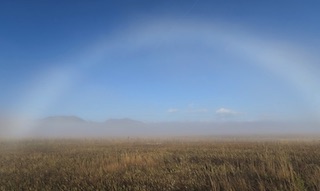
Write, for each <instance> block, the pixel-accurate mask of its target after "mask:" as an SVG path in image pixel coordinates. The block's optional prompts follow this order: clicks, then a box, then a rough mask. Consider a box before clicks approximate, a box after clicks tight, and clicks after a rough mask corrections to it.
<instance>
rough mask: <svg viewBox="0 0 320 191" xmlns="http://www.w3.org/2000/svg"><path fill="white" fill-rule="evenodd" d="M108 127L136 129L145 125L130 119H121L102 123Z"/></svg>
mask: <svg viewBox="0 0 320 191" xmlns="http://www.w3.org/2000/svg"><path fill="white" fill-rule="evenodd" d="M104 124H105V125H107V126H108V127H138V126H143V125H145V124H144V123H143V122H141V121H137V120H133V119H130V118H122V119H108V120H107V121H105V122H104Z"/></svg>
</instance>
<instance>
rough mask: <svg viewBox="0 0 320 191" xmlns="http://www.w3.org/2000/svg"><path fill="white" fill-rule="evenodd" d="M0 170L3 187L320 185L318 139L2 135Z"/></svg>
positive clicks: (251, 187)
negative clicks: (21, 137)
mask: <svg viewBox="0 0 320 191" xmlns="http://www.w3.org/2000/svg"><path fill="white" fill-rule="evenodd" d="M0 177H1V178H0V190H199V191H203V190H224V191H228V190H234V191H236V190H237V191H239V190H240V191H241V190H246V191H247V190H253V191H256V190H270V191H276V190H279V191H280V190H297V191H302V190H320V178H319V177H320V141H318V140H317V139H314V140H308V141H306V140H300V141H294V140H265V141H253V140H251V141H245V140H231V139H230V140H219V141H218V140H216V141H215V140H167V141H165V140H139V139H136V140H66V139H64V140H20V141H2V142H1V141H0Z"/></svg>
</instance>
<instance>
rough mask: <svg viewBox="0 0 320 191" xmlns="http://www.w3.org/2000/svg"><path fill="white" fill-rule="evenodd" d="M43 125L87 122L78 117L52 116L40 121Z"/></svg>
mask: <svg viewBox="0 0 320 191" xmlns="http://www.w3.org/2000/svg"><path fill="white" fill-rule="evenodd" d="M40 121H41V122H42V123H67V124H70V123H74V124H76V123H86V122H87V121H85V120H83V119H81V118H80V117H77V116H50V117H46V118H44V119H42V120H40Z"/></svg>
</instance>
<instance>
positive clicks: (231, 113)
mask: <svg viewBox="0 0 320 191" xmlns="http://www.w3.org/2000/svg"><path fill="white" fill-rule="evenodd" d="M216 114H217V115H219V116H221V117H232V116H236V115H238V114H239V112H236V111H234V110H232V109H227V108H224V107H222V108H219V109H217V110H216Z"/></svg>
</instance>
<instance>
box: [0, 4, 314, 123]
mask: <svg viewBox="0 0 320 191" xmlns="http://www.w3.org/2000/svg"><path fill="white" fill-rule="evenodd" d="M319 10H320V4H319V2H318V1H312V0H311V1H289V0H288V1H286V0H284V1H273V0H272V1H241V2H240V1H238V0H234V1H222V0H220V1H204V0H195V1H187V0H170V1H165V0H159V1H150V0H148V1H139V0H137V1H133V0H132V1H131V0H130V1H129V0H128V1H122V0H117V1H102V0H101V1H88V0H83V1H82V0H74V1H62V0H61V1H60V0H54V1H53V0H52V1H49V0H41V1H40V0H39V1H14V0H13V1H11V0H10V1H9V0H7V1H1V3H0V88H1V93H0V110H1V112H4V113H7V112H9V113H14V114H18V115H22V116H28V117H32V118H41V117H46V116H51V115H75V116H79V117H81V118H84V119H86V120H94V121H104V120H106V119H108V118H124V117H128V118H133V119H137V120H141V121H151V122H152V121H155V122H156V121H221V120H223V121H226V120H227V121H255V120H297V119H299V120H300V119H301V120H311V119H317V118H319V117H320V88H319V87H320V85H319V84H320V75H319V74H320V61H319V58H320V55H319V48H320V38H319V37H320V11H319Z"/></svg>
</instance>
